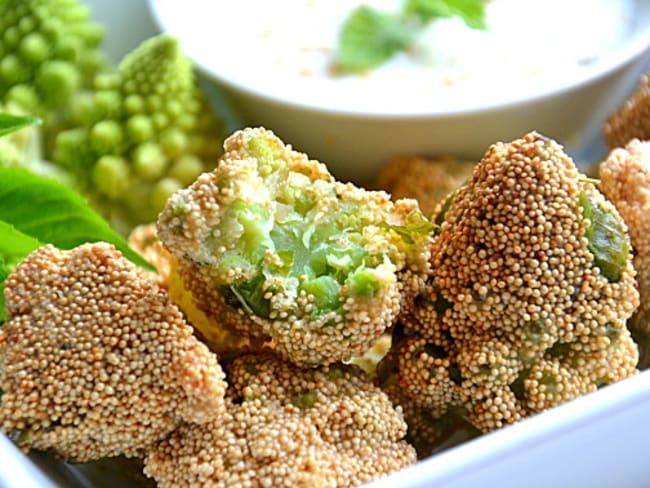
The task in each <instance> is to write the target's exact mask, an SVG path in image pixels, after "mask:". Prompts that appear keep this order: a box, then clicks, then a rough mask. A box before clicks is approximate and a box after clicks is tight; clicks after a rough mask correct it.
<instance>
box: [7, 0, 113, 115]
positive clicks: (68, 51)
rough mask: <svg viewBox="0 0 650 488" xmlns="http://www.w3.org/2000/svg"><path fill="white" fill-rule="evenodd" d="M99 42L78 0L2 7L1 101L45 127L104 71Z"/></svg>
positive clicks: (12, 2) (13, 0) (10, 2)
mask: <svg viewBox="0 0 650 488" xmlns="http://www.w3.org/2000/svg"><path fill="white" fill-rule="evenodd" d="M103 37H104V30H103V28H102V27H101V26H100V25H97V24H94V23H91V22H90V21H89V12H88V9H87V7H85V6H84V5H81V4H80V3H79V1H78V0H4V1H2V2H0V101H3V102H5V103H9V102H11V103H18V104H20V105H21V106H22V107H23V108H24V109H25V111H27V112H28V113H30V114H32V115H37V116H39V117H42V118H44V120H45V122H46V123H47V122H48V121H49V120H50V119H52V118H53V117H56V116H57V115H58V114H57V112H59V111H61V110H64V109H65V108H66V106H67V104H68V103H69V101H70V99H71V97H72V96H73V94H74V93H76V92H77V91H78V90H79V89H81V88H83V87H84V86H88V83H89V82H90V80H91V79H92V77H93V76H94V75H95V74H96V73H97V72H98V71H99V70H100V68H101V67H102V66H104V57H103V54H102V51H101V50H100V44H101V42H102V40H103Z"/></svg>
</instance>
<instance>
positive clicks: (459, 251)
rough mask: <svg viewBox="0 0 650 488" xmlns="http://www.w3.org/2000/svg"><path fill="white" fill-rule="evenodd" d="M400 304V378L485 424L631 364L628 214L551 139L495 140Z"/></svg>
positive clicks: (434, 404) (486, 427)
mask: <svg viewBox="0 0 650 488" xmlns="http://www.w3.org/2000/svg"><path fill="white" fill-rule="evenodd" d="M431 256H432V258H431V262H432V271H431V275H430V277H429V279H428V280H427V281H426V283H425V286H423V289H422V294H421V295H419V296H418V297H416V299H415V300H413V301H412V303H411V304H410V305H411V307H412V309H411V310H410V311H409V313H404V314H403V316H402V317H403V318H402V320H404V322H405V324H404V325H405V329H406V331H407V333H410V334H412V335H411V336H410V337H409V338H408V339H407V340H405V341H402V342H400V343H399V345H398V346H397V347H398V350H397V351H396V353H395V354H396V355H397V363H396V364H397V372H396V381H397V382H398V384H399V385H400V387H401V388H402V391H403V392H404V394H405V395H407V396H409V397H410V398H411V399H412V400H413V401H414V402H415V403H416V404H417V406H418V407H421V408H428V409H429V411H430V412H431V414H432V416H433V417H441V416H442V415H444V414H445V413H446V412H447V411H448V410H449V409H450V408H454V409H461V410H464V411H466V412H467V418H468V420H469V421H470V422H471V423H472V424H473V425H475V426H476V427H477V428H479V429H480V430H482V431H490V430H493V429H496V428H498V427H501V426H502V425H505V424H508V423H511V422H514V421H517V420H518V419H521V418H523V417H525V416H528V415H530V414H533V413H535V412H539V411H542V410H544V409H546V408H549V407H552V406H554V405H558V404H560V403H562V402H565V401H567V400H570V399H573V398H575V397H577V396H579V395H581V394H583V393H587V392H590V391H594V390H596V389H597V388H598V387H600V386H602V385H606V384H608V383H612V382H614V381H617V380H620V379H622V378H626V377H628V376H630V375H632V374H635V372H636V371H637V370H636V367H635V366H636V364H637V359H638V351H637V347H636V345H635V344H634V342H633V341H632V339H631V336H630V333H629V330H628V329H627V327H626V320H627V319H628V318H629V317H630V316H631V315H632V313H633V312H634V310H635V309H636V307H637V306H638V304H639V296H638V292H637V290H636V282H635V270H634V268H633V266H632V254H631V252H630V243H629V239H628V236H627V227H626V225H625V223H624V222H623V220H622V219H621V218H620V216H619V214H618V212H617V211H616V208H615V207H614V205H613V204H612V203H610V202H609V201H607V200H606V199H605V197H604V196H603V195H602V194H601V193H600V192H599V191H598V190H597V189H596V187H595V186H594V185H593V184H592V183H591V182H590V181H589V180H587V179H586V178H584V177H583V176H582V175H581V174H580V173H579V171H578V170H577V168H576V167H575V165H574V163H573V162H572V160H571V159H570V158H569V157H568V156H567V155H566V154H565V153H564V152H563V150H562V148H561V146H559V145H558V144H557V143H555V142H554V141H552V140H549V139H547V138H545V137H543V136H541V135H539V134H537V133H530V134H527V135H526V136H524V137H523V138H522V139H518V140H515V141H513V142H511V143H497V144H494V145H493V146H492V147H491V148H490V149H489V150H488V152H487V153H486V154H485V156H484V158H483V159H482V161H481V162H480V163H479V164H478V165H477V166H476V168H475V170H474V172H473V174H472V177H471V178H470V179H469V180H468V182H467V184H466V185H465V186H462V187H460V188H459V189H458V190H456V192H455V193H454V194H453V196H452V198H451V202H450V204H449V207H448V209H447V210H446V211H445V212H444V215H443V216H442V226H441V230H440V233H439V235H437V237H436V239H435V242H434V244H433V246H432V254H431Z"/></svg>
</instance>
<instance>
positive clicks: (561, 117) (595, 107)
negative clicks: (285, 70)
mask: <svg viewBox="0 0 650 488" xmlns="http://www.w3.org/2000/svg"><path fill="white" fill-rule="evenodd" d="M149 3H150V6H151V8H152V12H153V15H154V18H155V19H156V21H157V22H158V24H159V25H160V26H161V28H162V29H163V30H165V31H168V32H170V33H172V34H173V35H175V36H177V37H178V38H179V39H180V42H181V45H182V47H183V49H184V50H185V51H186V52H187V54H188V55H189V56H190V57H191V58H192V59H193V60H194V61H195V63H196V64H197V66H198V67H199V68H200V69H201V70H202V71H203V72H204V73H206V74H207V75H208V76H209V77H211V78H213V79H214V80H215V81H216V82H217V83H218V84H219V86H220V87H221V88H222V89H223V90H224V91H225V92H226V94H227V95H228V97H229V98H230V99H231V100H232V102H233V103H234V104H235V106H236V107H237V109H238V111H239V112H240V114H241V115H242V116H243V119H244V122H245V123H246V124H248V125H263V126H265V127H267V128H270V129H272V130H274V131H275V132H276V133H277V134H278V135H279V136H280V137H281V138H284V139H285V140H287V141H289V142H291V143H292V145H293V146H294V147H295V148H297V149H299V150H302V151H305V152H307V153H308V154H309V155H310V156H312V157H314V158H317V159H320V160H322V161H324V162H325V163H327V164H328V166H329V167H330V168H331V169H332V171H333V172H334V173H335V175H336V176H338V177H339V178H341V179H352V180H356V181H357V182H360V183H368V182H370V181H372V180H373V178H374V176H375V174H376V172H377V170H378V168H379V167H380V166H381V165H382V164H384V163H385V162H386V161H387V160H389V159H390V158H392V157H395V156H400V155H412V154H422V155H435V154H443V153H444V154H450V155H455V156H458V157H462V158H469V159H478V158H480V157H481V156H482V155H483V154H484V152H485V151H486V149H487V148H488V146H489V145H490V144H492V143H493V142H496V141H498V140H512V139H514V138H517V137H519V136H521V135H523V134H524V133H526V132H528V131H530V130H537V131H539V132H542V133H543V134H545V135H547V136H549V137H553V138H555V139H556V140H558V142H560V143H561V144H563V145H565V146H566V147H567V149H568V150H569V151H570V152H571V153H574V154H577V153H578V152H579V150H581V149H583V148H584V145H585V144H587V142H588V141H590V140H591V139H589V138H586V137H585V134H590V135H591V134H593V133H594V129H595V128H598V129H599V128H600V126H601V124H602V122H603V120H604V118H605V116H606V115H607V114H608V113H609V112H610V111H611V110H612V109H613V107H614V106H616V105H617V104H619V103H620V102H621V101H622V100H623V97H624V95H625V94H626V93H627V92H628V91H629V89H630V87H631V86H632V84H633V83H634V82H635V81H636V80H637V79H638V76H639V74H640V72H641V70H642V69H643V67H642V65H643V62H644V56H645V55H646V54H647V49H648V46H649V45H650V2H649V1H647V0H636V1H634V5H635V7H634V8H635V15H634V17H633V19H632V21H631V25H629V26H628V28H627V32H628V36H627V39H626V41H624V42H623V43H621V45H620V47H619V48H618V49H616V50H615V51H614V52H612V53H608V54H605V55H603V56H602V58H600V59H599V60H598V61H597V62H595V63H593V65H590V66H589V69H586V70H584V71H582V72H581V74H580V75H579V76H576V77H575V78H570V79H564V80H560V81H558V82H554V83H550V84H547V85H542V86H533V85H531V90H530V93H528V94H526V95H525V96H524V95H522V94H521V93H514V94H513V95H512V96H499V97H498V98H496V99H493V98H490V99H485V100H482V101H481V102H480V103H479V104H473V105H468V106H462V105H458V106H455V107H452V108H449V109H445V110H440V109H438V108H436V107H435V106H432V105H431V104H427V103H426V101H423V103H422V104H421V107H415V106H413V104H411V106H410V107H409V108H408V109H405V110H403V111H400V110H398V109H395V107H394V106H392V107H390V108H387V109H386V110H385V111H383V110H382V102H381V101H380V100H377V103H376V104H374V105H373V106H372V107H369V106H368V104H367V103H366V104H365V105H364V106H359V104H358V103H356V101H355V100H354V99H352V98H351V97H348V98H344V99H343V100H342V101H340V102H338V103H336V104H335V106H332V103H331V100H332V97H331V96H328V93H326V91H327V89H326V86H325V85H323V86H322V88H324V89H325V93H324V92H322V91H320V90H316V89H315V87H319V88H320V85H309V84H307V83H306V84H304V85H300V84H299V83H292V84H290V85H289V86H290V88H288V89H283V88H282V87H281V86H280V85H281V83H277V82H275V81H274V78H273V77H274V75H273V74H272V73H269V72H266V71H264V72H260V73H259V74H257V76H248V77H246V76H244V75H243V74H242V73H241V72H238V73H231V72H230V71H229V70H228V68H227V66H228V63H222V62H220V56H221V57H223V56H224V54H221V55H220V53H224V52H230V53H231V54H229V57H230V58H232V57H233V56H234V54H236V53H237V49H238V48H237V43H238V42H243V40H245V38H246V35H247V33H248V34H250V36H251V37H253V38H254V36H255V32H254V30H252V28H251V30H250V31H249V30H247V27H246V19H242V18H240V17H238V16H236V15H230V14H231V11H230V10H229V8H228V3H227V2H223V1H213V2H204V1H202V0H186V1H183V2H178V1H175V0H149ZM251 15H253V14H251ZM588 18H589V17H588V16H585V22H588ZM238 22H239V23H241V25H242V31H241V32H242V35H241V36H238V37H236V38H234V39H233V40H232V42H231V43H230V44H227V43H225V42H224V43H213V42H210V40H211V39H213V38H214V36H213V35H212V32H213V31H214V30H218V29H219V28H220V27H219V26H220V25H221V24H232V23H235V24H237V23H238ZM231 30H232V29H231ZM252 42H255V41H252ZM250 58H251V56H247V55H243V56H242V59H241V63H254V62H255V60H254V59H250ZM249 71H250V70H249ZM306 87H307V88H306ZM399 88H400V87H399V86H397V85H396V86H395V90H393V92H392V94H390V93H387V94H386V98H389V97H391V96H397V95H396V94H397V93H398V92H399ZM400 96H404V95H400ZM392 105H394V104H392Z"/></svg>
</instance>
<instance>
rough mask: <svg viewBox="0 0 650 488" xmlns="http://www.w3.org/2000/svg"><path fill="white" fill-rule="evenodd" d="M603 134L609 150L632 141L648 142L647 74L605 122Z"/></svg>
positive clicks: (649, 84)
mask: <svg viewBox="0 0 650 488" xmlns="http://www.w3.org/2000/svg"><path fill="white" fill-rule="evenodd" d="M604 133H605V141H606V142H607V145H608V146H609V148H610V149H614V148H617V147H625V145H626V144H627V143H628V142H630V141H631V140H632V139H641V140H650V76H649V75H648V74H645V75H643V76H642V77H641V81H640V82H639V86H638V87H637V89H636V90H635V91H634V93H632V95H631V96H630V98H629V99H627V100H626V101H625V103H623V105H621V106H620V107H619V108H618V109H617V110H616V111H614V113H612V114H611V115H610V116H609V118H608V119H607V120H606V121H605V126H604Z"/></svg>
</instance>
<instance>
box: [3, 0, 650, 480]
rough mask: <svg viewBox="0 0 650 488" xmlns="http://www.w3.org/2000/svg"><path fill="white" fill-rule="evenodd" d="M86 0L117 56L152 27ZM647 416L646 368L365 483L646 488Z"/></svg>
mask: <svg viewBox="0 0 650 488" xmlns="http://www.w3.org/2000/svg"><path fill="white" fill-rule="evenodd" d="M87 1H88V3H90V4H91V6H92V7H93V9H94V14H95V18H97V19H99V20H101V21H102V22H105V23H106V24H107V25H108V27H109V35H108V39H107V45H108V49H109V54H111V57H112V58H113V59H115V60H117V59H119V58H120V57H121V56H122V55H123V54H124V53H125V52H127V51H128V50H129V49H131V48H132V47H133V46H134V44H137V43H138V42H139V41H141V40H143V39H144V38H146V37H148V36H150V35H152V34H154V33H156V29H155V27H154V24H153V23H152V22H151V18H150V17H149V14H148V11H147V7H146V2H144V1H143V0H140V1H137V2H132V1H130V0H114V1H113V2H111V3H110V4H108V3H107V2H102V1H101V0H87ZM127 33H128V35H127ZM625 95H627V93H626V94H625ZM567 110H569V108H567ZM596 145H597V144H596ZM647 412H650V371H646V372H643V373H641V374H639V375H637V376H635V377H633V378H629V379H627V380H624V381H622V382H619V383H617V384H614V385H611V386H608V387H607V388H604V389H602V390H599V391H597V392H595V393H593V394H590V395H587V396H585V397H582V398H579V399H577V400H575V401H572V402H570V403H567V404H564V405H562V406H560V407H557V408H555V409H553V410H550V411H548V412H545V413H543V414H540V415H538V416H536V417H532V418H529V419H526V420H524V421H522V422H520V423H518V424H516V425H513V426H510V427H507V428H505V429H502V430H500V431H497V432H494V433H492V434H489V435H485V436H483V437H480V438H478V439H475V440H473V441H470V442H467V443H464V444H461V445H460V446H458V447H455V448H452V449H450V450H448V451H445V452H442V453H440V454H437V455H435V456H433V457H432V458H430V459H427V460H424V461H421V462H419V463H417V464H415V465H413V466H411V467H409V468H407V469H405V470H403V471H401V472H398V473H394V474H393V475H391V476H389V477H387V478H385V479H382V480H379V481H376V482H374V483H371V484H369V485H367V487H368V488H388V487H403V488H424V487H431V488H438V487H440V488H443V487H444V488H470V487H484V486H485V487H488V486H499V487H501V488H515V487H517V488H518V487H522V486H525V487H527V488H547V487H551V486H552V487H583V486H589V487H590V488H600V487H603V488H605V487H617V488H619V487H621V488H626V487H633V488H636V487H639V488H641V487H647V486H650V470H648V469H647V455H646V450H647V444H648V439H650V422H648V418H647V417H648V414H647ZM0 459H2V463H1V464H2V467H1V468H0V487H1V488H54V487H59V488H109V487H110V488H113V487H120V488H141V486H142V485H141V484H140V483H138V482H135V481H133V480H132V479H130V478H128V477H126V476H124V474H123V473H122V472H120V471H119V470H117V469H116V468H115V467H114V465H111V462H110V461H109V462H102V463H94V464H90V465H82V466H73V465H68V464H65V463H61V462H58V461H55V460H54V459H52V458H51V457H49V456H47V455H43V454H39V453H36V454H34V455H31V456H30V457H29V458H28V457H26V456H24V455H23V454H21V453H20V452H19V451H18V450H17V449H16V448H15V447H14V446H13V445H12V444H11V442H9V440H8V439H7V438H6V437H4V436H2V435H0Z"/></svg>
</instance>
